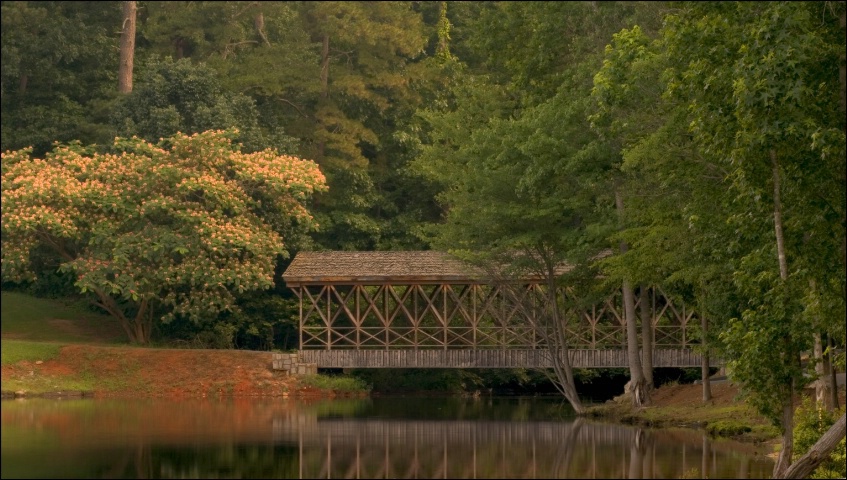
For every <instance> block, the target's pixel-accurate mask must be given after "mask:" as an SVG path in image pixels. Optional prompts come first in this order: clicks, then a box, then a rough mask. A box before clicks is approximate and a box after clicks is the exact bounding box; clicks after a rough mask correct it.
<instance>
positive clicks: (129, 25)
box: [118, 1, 137, 93]
mask: <svg viewBox="0 0 847 480" xmlns="http://www.w3.org/2000/svg"><path fill="white" fill-rule="evenodd" d="M136 3H137V2H134V1H132V2H123V25H122V28H121V60H120V66H119V67H118V68H119V70H118V91H119V92H120V93H130V92H132V69H133V62H134V60H135V18H136V11H137V5H136Z"/></svg>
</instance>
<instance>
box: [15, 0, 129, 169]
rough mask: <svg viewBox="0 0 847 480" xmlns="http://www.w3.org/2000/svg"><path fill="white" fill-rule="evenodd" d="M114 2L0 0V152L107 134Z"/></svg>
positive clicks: (43, 148) (114, 64) (114, 67)
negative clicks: (14, 0) (22, 0)
mask: <svg viewBox="0 0 847 480" xmlns="http://www.w3.org/2000/svg"><path fill="white" fill-rule="evenodd" d="M119 5H120V4H119V3H118V2H3V3H2V5H0V11H2V15H0V22H1V23H2V28H0V37H2V39H0V43H2V45H3V48H2V49H0V55H1V56H2V61H0V89H2V94H0V104H2V111H3V116H2V117H0V128H1V129H2V131H1V132H0V133H2V134H0V150H3V151H5V150H9V149H11V150H17V149H20V148H24V147H28V146H31V147H33V148H34V153H35V154H36V155H43V154H44V153H45V152H47V151H48V150H50V149H51V148H52V142H54V141H56V140H58V141H62V142H68V141H71V140H74V139H80V140H82V141H83V142H86V143H94V142H100V141H102V140H103V138H106V139H109V138H111V137H110V136H109V134H108V130H107V128H106V127H107V125H108V121H107V119H106V118H105V116H106V115H105V114H104V113H103V112H104V111H105V110H107V105H108V103H109V100H110V99H111V98H113V97H114V96H115V94H116V90H115V85H116V84H117V80H116V78H115V75H116V74H117V72H118V58H119V55H118V39H117V36H116V35H114V34H113V32H115V31H116V28H115V26H116V25H120V22H121V20H120V18H121V11H120V8H119Z"/></svg>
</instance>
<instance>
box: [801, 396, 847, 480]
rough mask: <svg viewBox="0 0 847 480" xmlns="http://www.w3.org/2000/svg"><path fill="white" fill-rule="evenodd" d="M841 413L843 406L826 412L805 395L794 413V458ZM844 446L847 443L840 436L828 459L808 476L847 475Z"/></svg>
mask: <svg viewBox="0 0 847 480" xmlns="http://www.w3.org/2000/svg"><path fill="white" fill-rule="evenodd" d="M843 413H844V409H843V408H842V409H841V410H840V411H832V412H828V411H826V410H825V409H823V408H819V407H818V405H817V404H816V403H815V401H814V400H812V399H811V398H810V397H805V398H804V399H803V403H802V404H801V405H800V407H799V408H797V411H796V412H795V414H794V420H795V423H794V460H797V459H799V458H800V457H802V456H803V455H805V454H806V452H808V451H809V449H810V448H812V445H814V444H815V442H817V441H818V439H819V438H820V437H821V435H823V434H824V433H826V431H827V430H829V427H831V426H832V425H833V424H834V423H835V421H836V420H838V417H839V416H841V415H842V414H843ZM845 448H847V444H845V441H844V439H843V438H842V439H841V443H839V444H838V447H836V448H835V450H833V451H832V453H831V454H830V456H829V460H826V461H825V462H824V463H822V464H821V465H820V466H819V467H818V468H817V469H816V470H815V471H814V472H812V475H810V476H809V478H844V477H845V476H847V454H845Z"/></svg>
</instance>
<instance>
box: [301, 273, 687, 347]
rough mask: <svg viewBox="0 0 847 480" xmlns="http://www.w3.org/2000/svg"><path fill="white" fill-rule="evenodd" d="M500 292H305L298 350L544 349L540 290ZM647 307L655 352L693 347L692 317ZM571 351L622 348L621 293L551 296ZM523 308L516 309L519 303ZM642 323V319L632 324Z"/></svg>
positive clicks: (654, 297)
mask: <svg viewBox="0 0 847 480" xmlns="http://www.w3.org/2000/svg"><path fill="white" fill-rule="evenodd" d="M518 288H522V289H525V290H526V291H523V290H519V291H518V292H517V294H516V293H515V291H514V290H509V288H508V287H505V286H502V285H485V284H446V283H445V284H432V285H392V284H382V285H332V284H329V285H305V286H301V287H298V288H296V289H295V292H296V293H297V294H298V296H299V297H300V332H301V339H300V348H301V349H303V350H309V349H353V350H356V349H445V350H449V349H468V348H470V349H536V348H544V346H545V345H548V342H547V341H546V338H547V335H545V332H546V329H547V327H548V325H545V323H544V320H543V316H544V314H545V312H547V311H549V309H546V308H545V307H544V306H543V303H544V302H545V301H546V298H547V296H546V295H545V294H544V292H543V290H542V288H543V287H541V286H539V285H534V284H529V285H523V286H519V287H518ZM645 293H647V295H645V296H641V295H639V296H638V297H637V298H638V300H637V302H639V303H637V304H636V308H637V311H639V317H640V313H641V308H640V302H642V301H646V302H647V305H646V307H647V308H646V310H647V312H648V313H649V317H648V318H649V320H650V322H651V326H652V329H651V332H652V334H653V337H654V338H653V341H654V347H656V348H676V349H678V348H689V347H691V346H692V345H694V344H696V343H697V339H696V336H695V335H694V333H695V332H694V331H693V329H692V325H696V324H697V323H699V322H697V321H693V320H696V319H695V316H694V312H693V311H692V310H691V309H689V308H687V307H686V306H685V305H684V304H681V303H677V302H674V301H671V300H670V299H669V298H668V297H667V296H666V295H665V294H664V292H662V291H661V289H658V288H653V289H650V290H649V291H648V292H645ZM557 299H558V300H557V302H558V303H560V305H558V306H557V307H556V308H561V309H562V310H561V313H562V315H561V316H560V318H562V319H563V320H562V321H564V322H566V325H565V326H566V336H567V339H568V340H567V341H568V346H569V347H570V348H584V349H610V348H615V349H620V348H624V349H625V348H626V326H625V325H626V322H625V320H624V314H623V310H624V308H623V300H622V295H621V293H620V291H617V292H612V293H610V294H609V295H608V296H607V297H606V298H605V299H601V300H600V301H598V302H597V303H596V304H594V305H590V306H588V307H585V306H580V302H579V301H577V299H575V298H573V294H572V292H569V291H568V290H567V289H564V288H563V289H562V290H561V292H559V293H558V297H557ZM521 302H523V303H521ZM639 321H641V320H639Z"/></svg>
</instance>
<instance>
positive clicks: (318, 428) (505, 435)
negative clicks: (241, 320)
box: [0, 397, 773, 478]
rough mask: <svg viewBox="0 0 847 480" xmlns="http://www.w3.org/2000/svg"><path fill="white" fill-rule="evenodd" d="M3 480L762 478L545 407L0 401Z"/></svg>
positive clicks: (683, 439) (767, 465)
mask: <svg viewBox="0 0 847 480" xmlns="http://www.w3.org/2000/svg"><path fill="white" fill-rule="evenodd" d="M0 410H1V411H2V456H1V457H0V476H2V477H3V478H681V477H686V478H706V477H708V478H769V476H770V473H771V470H772V468H773V463H772V461H771V460H769V459H768V458H766V457H765V456H763V453H764V452H762V451H761V449H759V450H760V451H759V452H758V453H757V452H756V448H755V447H752V446H750V445H746V444H741V443H737V442H731V441H720V440H710V439H709V438H708V437H706V436H704V435H703V433H702V432H700V431H695V430H677V429H675V430H653V429H639V428H634V427H630V426H624V425H615V424H605V423H597V422H592V421H587V420H583V419H575V418H573V417H572V416H570V415H568V407H566V406H565V405H564V404H563V403H562V402H561V401H560V400H559V399H554V398H497V397H494V398H485V397H483V398H476V399H472V398H471V399H459V398H425V399H421V398H411V397H406V398H404V397H390V398H372V399H356V400H350V399H345V400H322V401H314V402H304V401H298V400H292V399H274V400H265V399H215V400H191V401H164V400H137V401H128V400H90V399H87V400H44V399H29V400H10V401H3V402H2V404H0Z"/></svg>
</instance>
